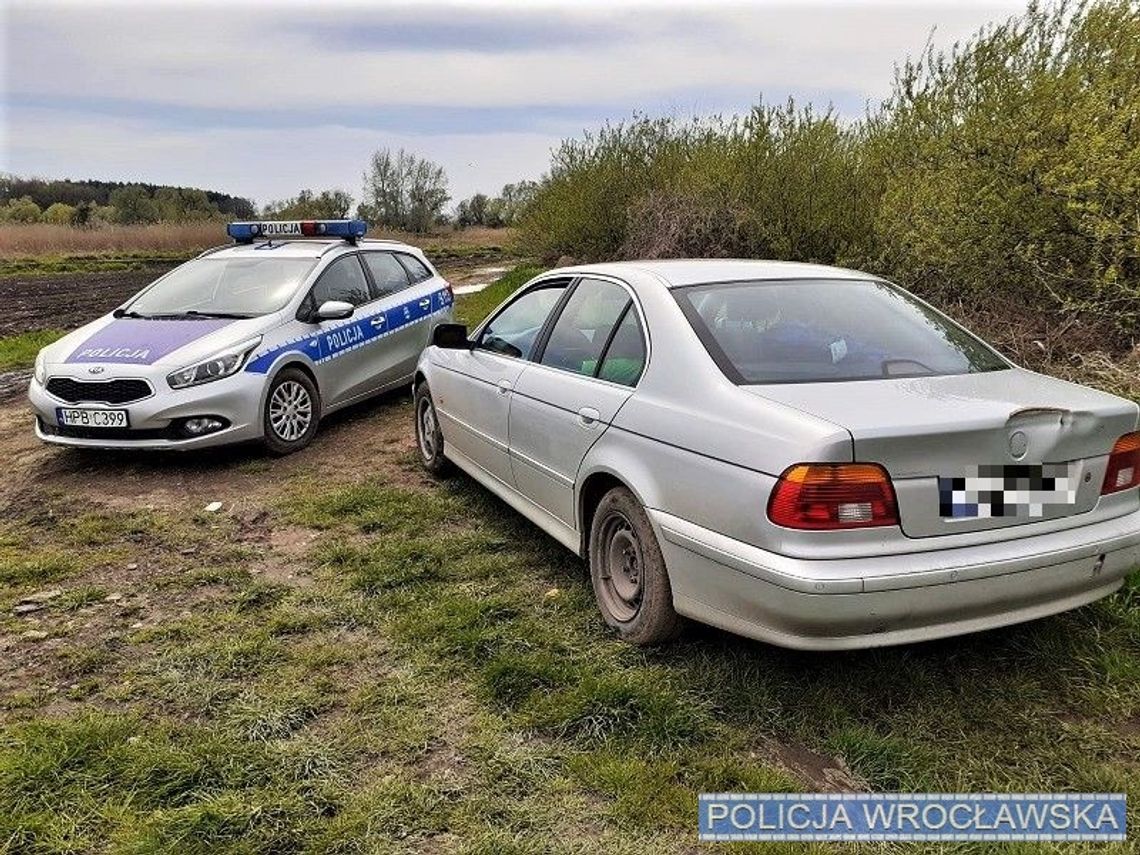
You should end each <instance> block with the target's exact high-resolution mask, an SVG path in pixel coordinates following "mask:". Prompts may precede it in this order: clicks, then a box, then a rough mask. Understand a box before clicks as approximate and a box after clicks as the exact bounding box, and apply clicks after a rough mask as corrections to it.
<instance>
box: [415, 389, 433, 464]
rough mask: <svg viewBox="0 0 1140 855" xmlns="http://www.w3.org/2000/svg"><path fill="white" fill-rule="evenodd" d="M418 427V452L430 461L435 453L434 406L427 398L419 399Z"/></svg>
mask: <svg viewBox="0 0 1140 855" xmlns="http://www.w3.org/2000/svg"><path fill="white" fill-rule="evenodd" d="M419 429H420V430H419V433H420V454H422V455H423V458H424V460H427V461H432V460H434V459H435V454H436V443H435V432H436V421H435V408H434V407H432V405H431V401H430V400H428V399H427V398H424V399H423V400H422V401H420V416H419Z"/></svg>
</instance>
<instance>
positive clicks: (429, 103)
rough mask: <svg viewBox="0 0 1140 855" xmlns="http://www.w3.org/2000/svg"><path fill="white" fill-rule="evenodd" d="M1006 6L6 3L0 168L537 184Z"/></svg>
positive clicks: (803, 92)
mask: <svg viewBox="0 0 1140 855" xmlns="http://www.w3.org/2000/svg"><path fill="white" fill-rule="evenodd" d="M1022 6H1023V3H1021V2H1002V0H986V2H972V0H957V2H945V0H939V2H920V0H913V2H909V3H908V2H898V0H893V2H882V0H880V2H870V0H868V2H838V1H837V2H831V3H828V4H820V3H795V4H793V3H789V2H784V3H771V2H768V3H753V4H747V5H745V4H739V3H738V4H734V5H725V4H706V3H701V2H695V0H694V2H688V3H676V2H672V3H666V2H662V3H656V4H650V3H645V2H637V3H632V2H631V3H626V2H621V0H610V2H606V3H591V2H578V3H563V4H557V3H550V2H541V0H540V2H530V3H526V4H523V3H519V4H517V5H510V4H506V3H498V4H495V3H485V2H465V3H455V4H450V5H448V4H444V3H427V2H423V3H401V4H384V3H379V2H373V3H351V2H345V3H340V2H328V0H309V2H304V3H301V2H294V0H277V2H272V3H270V2H260V0H232V2H228V3H219V2H209V3H201V2H186V0H181V2H171V0H150V2H139V3H132V4H122V5H112V4H109V3H100V2H92V0H88V2H84V3H78V2H75V3H59V2H55V3H53V2H50V0H46V2H45V0H35V2H32V0H0V27H2V32H3V44H2V46H0V56H2V69H0V86H2V88H3V91H4V101H3V105H2V107H0V110H2V112H0V131H2V136H0V171H6V172H14V173H16V174H19V175H37V176H45V177H71V178H104V179H116V180H139V181H149V182H154V183H165V184H181V185H190V186H197V187H204V188H209V189H217V190H222V191H225V192H229V193H234V194H237V195H241V196H247V197H250V198H253V199H255V200H256V201H257V202H258V203H264V202H266V201H268V200H270V199H277V198H282V197H285V196H290V195H293V194H295V193H296V192H297V191H298V190H299V189H301V188H303V187H312V188H314V189H323V188H326V187H339V188H343V189H345V190H348V191H350V192H352V193H353V194H354V195H359V193H360V185H361V179H360V176H361V172H362V170H363V168H364V165H365V163H366V162H367V159H368V156H369V153H370V152H371V151H372V150H374V149H376V148H377V147H380V146H391V147H400V146H403V147H406V148H408V149H411V150H414V151H415V152H417V153H419V154H422V155H424V156H426V157H430V158H432V159H433V160H436V161H438V162H439V163H441V164H442V165H443V166H444V167H445V168H446V170H447V173H448V175H449V177H450V180H451V190H452V195H453V196H454V198H455V199H459V198H461V197H464V196H468V195H470V194H471V193H473V192H475V191H477V190H484V191H488V192H494V191H496V190H497V189H498V188H499V187H500V186H501V185H502V184H504V183H506V182H508V181H514V180H517V179H519V178H527V177H531V178H534V177H538V176H539V175H540V174H541V173H542V172H543V171H544V170H545V169H546V167H547V164H548V163H549V154H550V150H551V148H552V147H554V146H555V145H556V144H557V142H558V141H559V140H560V139H562V138H563V137H566V136H576V135H579V134H580V133H581V132H582V131H583V130H584V129H588V128H592V127H596V126H597V125H599V124H600V123H601V122H603V121H604V120H605V119H607V118H609V119H621V118H624V117H628V116H629V115H630V114H631V113H632V112H633V111H638V112H642V113H648V114H651V115H658V114H664V113H670V114H680V115H692V114H707V113H717V112H732V111H739V110H742V109H746V108H747V106H748V105H749V104H752V103H754V102H755V101H756V100H757V99H759V98H760V97H761V96H763V98H764V99H765V100H767V101H781V100H783V99H785V98H787V97H788V96H789V95H791V96H795V97H796V98H797V99H801V100H811V101H813V102H816V103H817V104H827V103H831V104H833V105H834V106H835V107H836V109H838V110H839V111H840V112H841V113H843V114H845V115H848V116H857V115H859V114H860V113H861V112H862V110H863V106H864V105H865V104H866V103H868V102H876V101H878V100H879V99H881V98H882V97H884V96H885V95H886V94H887V91H888V87H889V83H890V78H891V73H892V69H893V67H894V64H895V63H896V62H899V61H901V60H902V59H904V58H905V57H906V56H907V55H908V54H909V55H914V54H916V53H918V52H919V51H921V49H922V47H923V45H924V44H925V43H926V41H927V39H928V38H932V39H933V41H934V43H935V44H936V45H949V44H951V43H953V42H954V41H955V40H959V39H962V38H965V37H967V36H969V35H970V34H971V33H972V32H974V31H975V30H976V29H977V28H978V27H979V26H981V25H983V24H985V23H987V22H990V21H994V20H999V19H1004V18H1006V17H1008V16H1009V15H1011V14H1015V13H1016V12H1017V11H1019V9H1020V8H1021V7H1022Z"/></svg>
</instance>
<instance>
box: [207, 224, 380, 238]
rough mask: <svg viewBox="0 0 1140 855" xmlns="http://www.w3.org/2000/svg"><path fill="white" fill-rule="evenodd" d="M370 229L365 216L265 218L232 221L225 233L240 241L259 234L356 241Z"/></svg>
mask: <svg viewBox="0 0 1140 855" xmlns="http://www.w3.org/2000/svg"><path fill="white" fill-rule="evenodd" d="M367 231H368V223H366V222H364V220H262V221H259V222H254V223H230V224H229V225H227V226H226V234H228V235H229V236H230V237H232V238H233V239H234V240H235V241H237V242H238V243H253V242H254V241H255V240H257V239H258V238H264V239H265V240H272V239H273V238H301V237H305V238H343V239H344V240H346V241H348V242H349V243H355V242H356V240H357V239H358V238H362V237H364V234H365V232H367Z"/></svg>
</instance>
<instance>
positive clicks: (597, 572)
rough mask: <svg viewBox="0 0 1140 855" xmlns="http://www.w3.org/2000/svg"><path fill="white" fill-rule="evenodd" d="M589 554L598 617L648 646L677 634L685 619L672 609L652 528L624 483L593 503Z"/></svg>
mask: <svg viewBox="0 0 1140 855" xmlns="http://www.w3.org/2000/svg"><path fill="white" fill-rule="evenodd" d="M589 557H590V580H591V582H592V583H593V586H594V597H595V598H596V599H597V601H598V608H599V610H600V611H601V613H602V618H603V619H605V622H606V623H607V624H608V625H609V626H611V627H613V628H614V629H616V630H617V631H618V632H619V633H620V634H621V636H622V638H624V639H625V640H626V641H630V642H633V643H634V644H642V645H649V644H660V643H661V642H664V641H669V640H670V639H673V638H676V637H677V636H678V635H679V634H680V633H681V630H682V629H684V619H683V618H682V617H681V616H680V615H678V614H677V612H676V611H674V610H673V590H672V588H671V587H670V585H669V575H668V573H666V571H665V559H664V557H663V556H662V555H661V548H660V546H658V544H657V538H656V536H655V535H654V534H653V527H652V526H651V525H650V524H649V518H648V517H647V516H646V515H645V510H644V509H643V508H642V507H641V503H640V502H638V501H637V498H636V497H635V496H634V495H633V493H631V492H630V491H629V490H627V489H626V488H625V487H615V488H614V489H612V490H610V491H609V492H608V493H606V495H605V496H603V497H602V500H601V502H599V503H598V508H597V510H596V511H595V512H594V518H593V521H592V522H591V524H590V556H589Z"/></svg>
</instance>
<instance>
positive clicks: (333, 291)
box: [302, 253, 378, 406]
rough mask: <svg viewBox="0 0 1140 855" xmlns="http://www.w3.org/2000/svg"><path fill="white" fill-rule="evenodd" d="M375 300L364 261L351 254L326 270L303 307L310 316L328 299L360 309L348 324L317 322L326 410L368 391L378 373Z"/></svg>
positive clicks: (320, 379)
mask: <svg viewBox="0 0 1140 855" xmlns="http://www.w3.org/2000/svg"><path fill="white" fill-rule="evenodd" d="M374 299H375V297H374V295H373V293H372V289H371V287H370V286H369V282H368V276H367V275H366V274H365V272H364V267H363V265H362V264H361V261H360V258H359V256H358V254H356V253H352V254H350V255H342V256H341V257H340V258H337V259H336V260H335V261H333V262H332V263H331V264H330V265H329V266H328V267H327V268H325V271H324V272H323V273H322V274H321V275H320V278H319V279H317V281H316V283H315V284H314V285H313V288H312V290H311V291H310V292H309V297H308V298H307V299H306V300H305V303H304V304H303V308H302V312H303V313H304V314H306V315H307V314H309V313H311V312H314V311H315V310H316V309H317V308H319V307H320V306H321V304H322V303H325V302H328V301H329V300H337V301H340V302H344V303H351V304H352V305H353V306H354V307H356V311H355V312H354V313H353V315H352V317H351V318H349V319H348V320H329V321H320V322H319V331H318V339H319V344H320V351H319V354H320V355H319V359H318V362H317V383H318V385H319V386H320V390H321V398H322V399H323V401H324V404H325V406H334V405H337V404H341V403H343V402H344V401H346V400H349V399H351V398H353V397H354V396H355V395H356V391H357V390H359V389H362V388H369V387H370V383H371V380H372V377H373V376H374V374H375V373H376V368H375V358H374V354H373V353H372V351H373V349H374V346H375V344H376V343H377V342H378V339H377V338H376V336H375V330H374V329H373V328H372V327H371V325H370V319H369V317H368V308H369V306H370V304H371V303H372V302H373V301H374Z"/></svg>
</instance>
